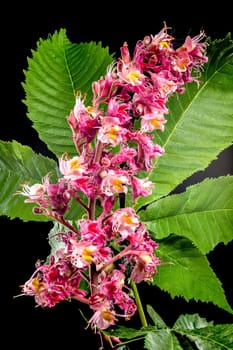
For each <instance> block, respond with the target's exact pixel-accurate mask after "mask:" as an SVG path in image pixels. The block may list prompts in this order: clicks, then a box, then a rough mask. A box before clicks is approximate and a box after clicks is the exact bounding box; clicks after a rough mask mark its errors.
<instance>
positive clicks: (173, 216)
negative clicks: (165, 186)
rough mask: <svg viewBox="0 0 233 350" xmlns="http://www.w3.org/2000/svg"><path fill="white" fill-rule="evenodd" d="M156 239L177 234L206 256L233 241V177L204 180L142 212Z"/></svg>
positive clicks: (143, 219)
mask: <svg viewBox="0 0 233 350" xmlns="http://www.w3.org/2000/svg"><path fill="white" fill-rule="evenodd" d="M139 214H140V218H141V220H142V221H144V222H145V224H146V225H147V227H148V229H149V230H151V231H152V232H154V233H155V237H156V239H157V238H158V239H161V238H164V237H166V236H168V235H169V234H170V233H175V234H177V235H179V236H185V237H187V238H189V239H190V240H191V241H192V242H193V243H194V244H195V245H196V246H197V247H198V248H199V249H200V250H201V252H202V253H203V254H206V253H208V252H209V251H210V250H212V249H213V248H214V247H215V246H216V245H217V244H218V243H220V242H223V243H225V244H227V243H229V242H230V241H231V240H233V229H232V228H233V176H222V177H219V178H217V179H205V180H204V181H202V182H201V183H199V184H196V185H193V186H189V187H188V188H187V189H186V192H184V193H180V194H174V195H170V196H168V197H165V198H162V199H160V200H158V201H157V202H154V203H152V204H151V205H148V206H147V208H146V210H143V211H140V212H139Z"/></svg>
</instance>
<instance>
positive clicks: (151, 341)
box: [145, 329, 183, 350]
mask: <svg viewBox="0 0 233 350" xmlns="http://www.w3.org/2000/svg"><path fill="white" fill-rule="evenodd" d="M145 349H148V350H151V349H159V350H182V349H183V348H182V347H181V345H180V343H179V341H178V339H177V337H176V336H175V335H174V334H173V333H172V332H171V331H170V330H169V329H161V330H159V331H156V332H148V334H147V335H146V337H145Z"/></svg>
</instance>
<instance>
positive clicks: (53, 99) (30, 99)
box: [22, 29, 113, 157]
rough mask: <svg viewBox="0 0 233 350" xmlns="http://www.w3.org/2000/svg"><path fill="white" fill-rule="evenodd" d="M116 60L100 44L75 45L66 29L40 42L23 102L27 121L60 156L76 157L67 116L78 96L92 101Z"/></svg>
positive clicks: (25, 72)
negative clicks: (95, 84)
mask: <svg viewBox="0 0 233 350" xmlns="http://www.w3.org/2000/svg"><path fill="white" fill-rule="evenodd" d="M112 61H113V58H112V56H110V55H109V53H108V48H102V47H101V43H98V44H96V43H94V42H90V43H80V44H72V43H71V42H70V41H69V39H68V38H67V36H66V31H65V29H61V30H60V31H59V32H55V33H54V34H53V35H50V36H49V37H48V39H47V40H42V39H40V40H39V41H38V43H37V49H36V51H34V50H32V58H29V59H28V69H27V70H26V71H24V74H25V82H24V83H23V84H22V85H23V88H24V90H25V93H26V98H25V100H24V101H23V102H24V103H25V105H26V106H27V109H28V118H29V119H30V120H31V121H32V122H33V124H32V126H33V128H34V129H36V130H37V132H38V134H39V137H40V139H41V140H42V141H43V142H44V143H46V145H47V146H48V148H49V150H50V151H52V152H53V153H54V154H55V155H56V156H57V157H58V156H61V154H63V153H64V152H67V153H68V154H69V155H70V156H73V155H75V154H77V151H76V149H75V147H74V144H73V140H72V132H71V129H70V127H69V125H68V122H67V116H68V115H69V114H70V111H71V109H73V108H74V104H75V98H76V93H77V91H78V90H80V91H81V94H82V95H85V94H87V98H86V100H85V103H87V105H88V104H89V103H90V102H91V100H92V83H93V81H96V80H98V79H99V78H100V76H101V75H103V74H104V75H105V73H106V68H107V66H108V65H109V64H110V63H111V62H112Z"/></svg>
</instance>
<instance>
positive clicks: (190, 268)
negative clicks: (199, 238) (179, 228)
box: [153, 235, 233, 313]
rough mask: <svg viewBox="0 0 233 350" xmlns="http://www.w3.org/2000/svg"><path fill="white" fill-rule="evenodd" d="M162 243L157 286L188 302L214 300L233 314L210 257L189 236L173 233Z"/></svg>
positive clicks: (159, 254) (158, 254) (155, 278)
mask: <svg viewBox="0 0 233 350" xmlns="http://www.w3.org/2000/svg"><path fill="white" fill-rule="evenodd" d="M158 243H159V248H158V249H157V250H156V252H157V253H156V255H157V256H158V257H159V258H161V260H162V264H161V265H160V267H159V268H158V273H157V275H155V277H154V281H153V284H154V285H157V286H158V287H159V288H160V289H161V290H164V291H167V292H168V293H169V294H170V295H171V297H172V298H174V297H175V296H179V297H180V296H181V297H183V298H184V299H185V300H186V301H190V300H191V299H194V300H195V301H201V302H206V303H208V302H211V303H213V304H215V305H216V306H218V307H219V308H222V309H224V310H225V311H227V312H229V313H233V310H232V308H231V306H230V305H229V303H228V302H227V300H226V297H225V293H224V290H223V288H222V285H221V282H220V281H219V279H218V278H217V276H216V275H215V273H214V271H213V270H212V268H211V267H210V264H209V262H208V260H207V258H206V257H205V256H204V255H202V253H201V252H200V251H199V250H198V249H197V248H195V247H194V246H193V244H192V243H191V242H190V241H189V240H188V239H186V238H183V237H178V236H175V235H171V236H169V237H167V238H165V239H163V240H161V241H158Z"/></svg>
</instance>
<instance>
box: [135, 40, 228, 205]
mask: <svg viewBox="0 0 233 350" xmlns="http://www.w3.org/2000/svg"><path fill="white" fill-rule="evenodd" d="M208 59H209V61H208V63H207V64H206V66H205V67H204V71H203V73H202V76H201V77H200V81H201V82H200V85H199V87H198V86H197V84H196V83H191V84H187V85H186V91H185V93H184V94H175V95H174V96H172V97H171V98H170V100H169V103H168V104H167V107H168V109H169V111H170V112H169V115H168V116H167V123H166V127H165V131H164V132H160V131H158V132H156V137H155V142H156V143H158V144H160V145H161V146H163V147H164V149H165V154H164V155H163V156H162V157H159V158H158V160H157V161H156V163H155V169H154V170H153V171H152V173H151V174H150V176H149V178H150V180H151V181H152V182H153V183H155V184H156V185H155V188H154V190H153V193H152V194H151V195H150V196H148V197H141V198H138V200H137V203H136V204H135V209H136V210H138V209H139V208H140V207H142V206H144V205H146V204H148V203H151V202H153V201H154V200H156V199H158V198H161V197H163V196H165V195H167V194H168V193H170V192H171V191H172V190H174V189H175V188H176V187H177V186H178V185H180V184H181V183H182V182H183V181H184V180H185V179H187V178H188V177H190V176H191V175H192V174H193V173H195V172H197V171H200V170H204V169H205V168H206V167H207V166H208V165H209V164H210V162H211V161H213V160H214V159H216V158H217V156H218V154H219V153H220V152H221V151H222V150H224V149H225V148H227V147H229V146H230V145H231V144H232V134H233V79H232V77H233V41H232V40H231V38H230V35H228V36H226V38H225V39H222V40H218V41H215V42H213V43H210V46H209V51H208Z"/></svg>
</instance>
